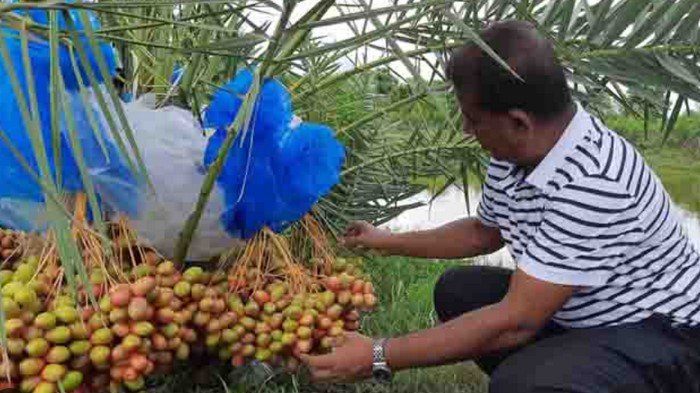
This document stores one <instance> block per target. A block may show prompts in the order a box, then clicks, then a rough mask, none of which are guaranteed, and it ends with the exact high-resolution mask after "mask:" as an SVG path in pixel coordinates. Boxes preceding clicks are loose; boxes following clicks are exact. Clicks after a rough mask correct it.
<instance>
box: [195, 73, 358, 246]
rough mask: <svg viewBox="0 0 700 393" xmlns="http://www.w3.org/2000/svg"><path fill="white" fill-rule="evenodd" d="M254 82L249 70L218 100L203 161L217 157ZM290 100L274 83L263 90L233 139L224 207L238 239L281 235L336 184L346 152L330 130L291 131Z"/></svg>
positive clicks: (305, 126) (223, 180) (208, 120)
mask: <svg viewBox="0 0 700 393" xmlns="http://www.w3.org/2000/svg"><path fill="white" fill-rule="evenodd" d="M252 82H253V75H252V73H251V72H250V71H249V70H243V71H240V72H239V73H238V74H237V75H236V77H235V78H234V79H233V80H232V81H231V82H229V83H228V84H226V85H225V86H223V87H221V88H220V89H219V90H217V92H216V93H215V94H214V97H213V100H212V102H211V105H210V106H209V108H208V109H207V111H206V115H205V125H206V126H207V127H212V128H215V129H216V131H215V133H214V135H212V137H210V139H209V142H208V145H207V149H206V152H205V156H204V162H205V165H207V166H209V165H211V163H212V162H213V161H214V159H215V158H216V155H217V153H218V150H219V148H220V147H221V146H222V143H223V141H224V139H225V137H226V128H227V127H228V126H230V125H231V123H232V122H233V120H234V119H235V117H236V114H237V113H238V110H239V109H240V107H241V104H242V100H243V98H244V95H245V94H246V93H247V91H248V89H250V86H251V84H252ZM292 117H293V112H292V105H291V97H290V94H289V92H288V91H287V90H286V88H285V87H284V86H283V85H282V84H281V83H280V82H278V81H276V80H274V79H268V80H266V81H265V82H264V83H263V86H262V88H261V89H260V93H259V95H258V97H257V100H256V103H255V106H254V109H253V116H252V119H251V121H250V124H249V128H248V129H247V130H246V132H245V133H244V132H240V131H239V133H238V135H237V136H236V138H235V141H234V145H233V146H232V148H231V150H230V152H229V155H228V156H227V158H226V161H225V163H224V167H223V169H222V172H221V175H220V176H219V178H218V179H217V184H218V186H219V188H220V189H221V190H222V192H223V194H224V199H225V204H226V208H225V211H224V212H223V214H222V216H221V221H222V224H223V225H224V227H225V228H226V230H227V231H228V233H230V234H231V235H232V236H235V237H239V238H243V239H248V238H250V237H252V236H253V235H254V234H255V233H256V232H258V231H259V230H260V229H262V228H263V227H264V226H268V227H270V228H271V229H272V230H274V231H277V232H279V231H282V230H284V229H285V228H286V227H287V226H288V225H289V224H291V223H292V222H294V221H296V220H298V219H300V218H302V217H303V215H304V214H306V213H307V212H308V211H309V210H310V209H311V208H312V206H313V205H314V204H315V203H316V202H317V201H318V199H319V198H321V197H322V196H323V195H325V194H326V193H328V192H329V191H330V189H331V188H332V187H333V186H334V185H335V184H336V183H337V182H338V180H339V176H340V170H341V167H342V164H343V160H344V157H345V151H344V149H343V146H342V145H341V144H340V142H339V141H338V140H336V139H335V137H334V133H333V131H332V130H331V129H330V128H329V127H327V126H324V125H319V124H310V123H302V124H301V125H299V126H297V127H293V126H292V125H291V122H292Z"/></svg>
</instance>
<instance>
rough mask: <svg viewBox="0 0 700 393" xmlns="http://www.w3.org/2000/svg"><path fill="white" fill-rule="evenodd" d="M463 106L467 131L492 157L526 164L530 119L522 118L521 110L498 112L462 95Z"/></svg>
mask: <svg viewBox="0 0 700 393" xmlns="http://www.w3.org/2000/svg"><path fill="white" fill-rule="evenodd" d="M460 108H461V111H462V118H463V120H464V133H465V134H467V135H473V136H474V137H475V138H476V140H477V141H479V144H481V147H483V148H484V149H485V150H487V151H488V152H489V153H490V154H491V156H492V157H494V158H496V159H498V160H502V161H507V162H511V163H514V164H524V163H525V161H527V157H528V151H527V147H528V140H529V138H530V137H531V134H532V133H531V132H530V131H531V130H530V127H529V126H528V125H527V124H524V123H527V121H525V122H524V121H523V120H524V119H523V118H522V116H523V114H522V112H520V111H518V112H519V113H513V112H512V111H511V112H508V113H495V112H487V111H483V110H481V109H479V108H478V106H477V105H476V103H475V99H474V97H470V96H465V97H461V99H460Z"/></svg>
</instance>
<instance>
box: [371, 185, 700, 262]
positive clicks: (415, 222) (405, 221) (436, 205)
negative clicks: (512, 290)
mask: <svg viewBox="0 0 700 393" xmlns="http://www.w3.org/2000/svg"><path fill="white" fill-rule="evenodd" d="M479 197H480V191H479V190H478V189H470V190H469V210H467V203H466V198H465V195H464V192H463V191H462V189H460V188H459V187H457V186H452V187H450V188H448V189H447V190H446V191H445V192H444V193H443V194H442V195H440V196H439V197H437V198H435V200H433V201H432V203H429V202H430V199H431V198H432V196H431V194H430V193H429V192H428V191H424V192H422V193H421V194H418V195H416V196H414V197H413V198H409V199H407V200H405V202H404V203H415V202H423V203H426V205H425V206H422V207H419V208H415V209H411V210H409V211H406V212H404V213H403V214H401V215H399V216H398V217H396V218H394V219H393V220H392V221H390V222H388V223H387V224H385V225H383V226H382V227H384V228H388V229H391V230H392V231H401V232H403V231H412V230H420V229H430V228H435V227H437V226H440V225H443V224H445V223H447V222H450V221H453V220H456V219H458V218H462V217H466V216H470V215H475V214H476V206H477V204H478V203H479ZM674 207H675V209H677V212H678V214H679V216H680V217H681V219H682V223H683V226H684V228H685V230H686V233H688V235H689V236H690V239H691V242H692V243H693V244H694V245H695V247H696V249H698V250H700V213H699V212H693V211H689V210H686V209H685V208H684V207H681V206H678V205H675V206H674ZM476 262H477V263H484V264H489V265H499V266H504V265H505V266H513V259H512V257H511V256H510V253H509V252H508V251H507V250H506V248H505V247H504V248H502V249H500V250H499V251H497V252H495V253H493V254H490V255H485V256H481V257H478V258H476Z"/></svg>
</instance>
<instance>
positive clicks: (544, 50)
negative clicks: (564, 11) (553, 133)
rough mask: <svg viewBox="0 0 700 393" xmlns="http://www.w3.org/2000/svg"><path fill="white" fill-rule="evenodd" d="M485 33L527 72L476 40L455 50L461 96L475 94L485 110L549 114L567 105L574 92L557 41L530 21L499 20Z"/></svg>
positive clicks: (454, 73) (451, 68) (453, 71)
mask: <svg viewBox="0 0 700 393" xmlns="http://www.w3.org/2000/svg"><path fill="white" fill-rule="evenodd" d="M480 36H481V39H482V40H483V41H484V42H486V44H487V45H488V46H489V47H490V48H491V49H493V50H494V51H495V52H496V53H497V54H498V56H499V57H501V58H502V59H504V60H505V61H506V62H507V63H508V65H509V66H510V67H511V68H512V69H513V70H514V71H515V72H516V73H517V74H518V75H519V76H520V78H522V80H520V79H518V78H517V77H515V76H514V75H513V74H512V73H511V72H510V71H508V70H507V69H505V68H504V67H503V66H502V65H501V64H499V63H498V62H497V61H496V60H494V59H493V58H492V57H491V56H489V55H488V54H487V53H485V52H484V51H483V50H482V49H481V48H480V47H478V46H477V45H476V44H474V43H469V44H467V45H465V46H463V47H461V48H459V49H457V50H455V51H454V52H453V54H452V57H451V58H450V61H449V64H448V67H447V73H448V77H449V78H450V79H451V81H452V83H453V85H454V88H455V90H456V93H457V95H458V96H460V97H461V96H464V95H466V94H473V95H474V97H475V99H476V104H477V105H478V107H479V108H480V109H481V110H484V111H489V112H496V113H503V112H507V111H509V110H511V109H520V110H523V111H526V112H528V113H530V114H532V115H533V116H535V117H536V118H540V119H548V118H551V117H554V116H556V115H559V114H561V113H563V112H564V111H566V110H567V109H568V108H569V107H570V105H571V103H572V97H571V92H570V90H569V87H568V85H567V81H566V76H565V73H564V67H562V65H561V64H560V63H559V61H558V60H557V58H556V54H555V51H554V47H553V45H552V44H551V42H549V41H548V40H547V39H546V38H544V37H542V36H541V35H539V33H538V32H537V30H536V29H535V27H534V26H533V25H532V24H530V23H527V22H523V21H517V20H509V21H502V22H497V23H495V24H493V25H491V26H489V27H487V28H486V29H484V30H482V32H481V33H480Z"/></svg>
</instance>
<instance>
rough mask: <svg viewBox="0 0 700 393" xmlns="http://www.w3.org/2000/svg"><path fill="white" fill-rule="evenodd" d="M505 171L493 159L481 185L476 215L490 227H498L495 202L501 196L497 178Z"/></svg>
mask: <svg viewBox="0 0 700 393" xmlns="http://www.w3.org/2000/svg"><path fill="white" fill-rule="evenodd" d="M497 165H498V166H497ZM504 172H505V170H504V169H503V168H502V167H501V166H500V165H499V164H497V163H495V162H494V161H493V160H491V163H490V164H489V167H488V169H487V171H486V178H485V179H484V184H483V185H482V187H481V198H480V199H479V205H478V206H477V208H476V216H477V219H478V220H479V221H480V222H481V223H482V224H484V225H486V226H488V227H498V217H497V215H496V211H495V206H494V203H495V202H496V200H497V199H496V198H498V196H499V195H498V192H497V190H498V188H497V187H498V182H497V179H501V178H502V177H498V176H505V175H504Z"/></svg>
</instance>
